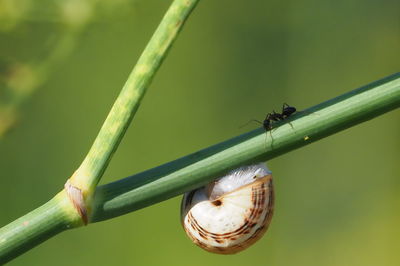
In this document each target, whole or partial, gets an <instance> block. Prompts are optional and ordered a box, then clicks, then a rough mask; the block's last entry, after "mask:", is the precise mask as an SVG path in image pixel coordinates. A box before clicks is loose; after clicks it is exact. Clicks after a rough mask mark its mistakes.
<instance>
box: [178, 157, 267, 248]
mask: <svg viewBox="0 0 400 266" xmlns="http://www.w3.org/2000/svg"><path fill="white" fill-rule="evenodd" d="M273 209H274V191H273V185H272V175H271V172H270V171H269V170H268V168H267V167H266V166H265V164H261V163H259V164H255V165H250V166H244V167H240V168H238V169H235V170H233V171H231V172H229V173H228V174H227V175H225V176H223V177H221V178H219V179H217V180H216V181H213V182H211V183H209V184H208V185H206V186H204V187H201V188H199V189H196V190H192V191H190V192H188V193H186V194H185V195H184V196H183V199H182V204H181V222H182V225H183V228H184V229H185V231H186V234H187V235H188V236H189V238H190V239H191V240H192V241H193V242H194V243H195V244H196V245H198V246H199V247H201V248H203V249H205V250H207V251H209V252H213V253H219V254H234V253H237V252H239V251H242V250H244V249H246V248H247V247H249V246H250V245H252V244H253V243H255V242H256V241H257V240H258V239H260V238H261V237H262V236H263V235H264V233H265V231H266V230H267V228H268V225H269V223H270V222H271V218H272V214H273Z"/></svg>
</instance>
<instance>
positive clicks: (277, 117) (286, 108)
mask: <svg viewBox="0 0 400 266" xmlns="http://www.w3.org/2000/svg"><path fill="white" fill-rule="evenodd" d="M296 111H297V109H296V107H293V106H290V105H288V104H287V103H284V104H283V106H282V113H277V112H275V111H272V113H268V114H267V116H266V117H265V119H264V122H263V123H262V124H263V127H264V129H265V131H270V130H272V128H273V127H272V124H273V122H278V121H282V120H285V119H286V118H288V117H289V116H291V115H292V114H294V113H295V112H296Z"/></svg>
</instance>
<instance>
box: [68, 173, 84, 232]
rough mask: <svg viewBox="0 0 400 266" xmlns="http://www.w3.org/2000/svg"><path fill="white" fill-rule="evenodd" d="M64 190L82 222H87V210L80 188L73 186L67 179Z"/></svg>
mask: <svg viewBox="0 0 400 266" xmlns="http://www.w3.org/2000/svg"><path fill="white" fill-rule="evenodd" d="M64 188H65V191H66V192H67V195H68V197H69V199H70V200H71V201H72V204H73V205H74V207H75V209H76V210H77V212H78V213H79V216H80V217H81V218H82V221H83V224H84V225H87V224H88V212H87V209H86V205H85V200H84V197H83V194H82V190H81V189H79V188H77V187H75V186H73V185H72V184H71V182H70V181H69V179H68V180H67V182H66V183H65V185H64Z"/></svg>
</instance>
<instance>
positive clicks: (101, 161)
mask: <svg viewBox="0 0 400 266" xmlns="http://www.w3.org/2000/svg"><path fill="white" fill-rule="evenodd" d="M198 1H199V0H175V1H174V2H173V3H172V4H171V6H170V8H169V9H168V11H167V13H166V15H165V16H164V18H163V20H162V21H161V23H160V25H159V27H158V28H157V30H156V31H155V33H154V35H153V36H152V38H151V40H150V41H149V43H148V45H147V46H146V48H145V50H144V52H143V54H142V55H141V57H140V58H139V60H138V62H137V64H136V66H135V68H134V69H133V71H132V73H131V74H130V75H129V78H128V80H127V82H126V83H125V85H124V87H123V89H122V91H121V93H120V95H119V96H118V98H117V100H116V102H115V104H114V106H113V107H112V109H111V111H110V113H109V115H108V117H107V119H106V121H105V122H104V124H103V126H102V128H101V130H100V132H99V134H98V136H97V138H96V140H95V142H94V143H93V145H92V147H91V149H90V151H89V153H88V154H87V156H86V158H85V159H84V161H83V162H82V164H81V166H80V167H79V169H78V170H77V171H76V172H75V174H74V175H73V176H72V177H71V178H70V179H69V180H68V182H67V186H66V188H68V189H66V190H63V191H62V192H60V193H59V194H58V195H57V196H56V197H54V198H53V199H51V200H50V201H49V202H47V203H45V204H44V205H42V206H41V207H39V208H37V209H35V210H33V211H32V212H30V213H28V214H26V215H24V216H23V217H21V218H19V219H17V220H15V221H14V222H12V223H10V224H8V225H6V226H4V227H2V228H0V264H3V263H5V262H7V261H9V260H11V259H13V258H15V257H16V256H18V255H20V254H22V253H24V252H25V251H27V250H29V249H31V248H33V247H35V246H36V245H38V244H40V243H41V242H43V241H45V240H46V239H48V238H50V237H52V236H54V235H56V234H58V233H60V232H61V231H64V230H66V229H68V228H74V227H78V226H80V225H82V221H83V222H85V223H86V222H87V219H86V218H87V217H86V215H87V212H86V209H88V210H90V207H91V206H90V199H91V198H92V194H93V192H94V190H95V188H96V185H97V183H98V182H99V180H100V178H101V176H102V174H103V172H104V171H105V169H106V167H107V165H108V163H109V161H110V159H111V157H112V154H113V153H114V151H115V150H116V149H117V147H118V144H119V143H120V141H121V139H122V137H123V136H124V133H125V132H126V130H127V128H128V125H129V123H130V121H131V120H132V117H133V116H134V114H135V113H136V110H137V109H138V107H139V105H140V102H141V100H142V98H143V96H144V94H145V92H146V89H147V87H148V86H149V84H150V82H151V80H152V78H153V76H154V75H155V73H156V71H157V70H158V68H159V67H160V65H161V63H162V60H163V59H164V58H165V56H166V55H167V52H168V50H169V48H170V47H171V45H172V44H173V42H174V40H175V39H176V37H177V35H178V33H179V31H180V30H181V29H182V27H183V24H184V22H185V21H186V19H187V18H188V16H189V14H190V12H191V11H192V10H193V8H194V7H195V6H196V4H197V2H198ZM82 198H83V199H84V200H85V201H84V202H82ZM69 199H72V202H71V201H70V200H69ZM86 205H87V206H86ZM73 206H75V207H73ZM78 212H79V214H78Z"/></svg>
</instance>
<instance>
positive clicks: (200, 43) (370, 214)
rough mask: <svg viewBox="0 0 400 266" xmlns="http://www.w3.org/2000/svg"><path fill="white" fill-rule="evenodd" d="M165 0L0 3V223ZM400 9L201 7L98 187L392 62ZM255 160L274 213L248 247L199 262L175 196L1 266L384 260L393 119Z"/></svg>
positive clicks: (381, 4)
mask: <svg viewBox="0 0 400 266" xmlns="http://www.w3.org/2000/svg"><path fill="white" fill-rule="evenodd" d="M169 2H170V1H160V0H157V1H156V0H147V1H145V0H137V1H133V0H132V1H129V0H118V1H106V0H63V1H54V0H45V1H39V2H37V1H34V0H0V133H1V138H0V169H1V177H0V226H3V225H5V224H7V223H9V222H11V221H13V220H14V219H16V218H18V217H20V216H22V215H23V214H25V213H27V212H28V211H30V210H32V209H34V208H36V207H38V206H40V205H41V204H43V203H44V202H46V201H47V200H49V199H50V198H51V197H52V196H53V195H55V194H56V193H57V192H58V191H60V190H61V189H62V187H63V184H64V182H65V181H66V179H67V178H68V177H69V176H70V175H71V174H72V173H73V171H74V170H75V169H76V168H77V167H78V166H79V164H80V162H81V161H82V159H83V158H84V156H85V155H86V152H87V151H88V150H89V148H90V145H91V143H92V141H93V140H94V138H95V136H96V134H97V132H98V130H99V129H100V126H101V124H102V121H103V120H104V119H105V117H106V115H107V113H108V111H109V109H110V108H111V106H112V104H113V101H114V100H115V98H116V97H117V95H118V93H119V90H120V89H121V88H122V86H123V84H124V82H125V79H126V78H127V76H128V73H129V72H130V71H131V69H132V67H133V66H134V63H135V62H136V60H137V58H138V56H139V55H140V53H141V51H142V49H143V48H144V46H145V45H146V43H147V41H148V40H149V38H150V36H151V35H152V33H153V31H154V30H155V28H156V26H157V25H158V23H159V22H160V20H161V18H162V16H163V14H164V13H165V11H166V9H167V8H168V5H169ZM399 10H400V2H399V1H396V0H382V1H372V0H351V1H344V0H342V1H340V0H339V1H326V0H325V1H324V0H323V1H317V0H305V1H277V0H272V1H228V0H219V1H211V0H204V1H201V2H200V3H199V5H198V6H197V8H196V9H195V10H194V12H193V14H192V15H191V17H190V18H189V20H188V23H187V24H186V26H185V27H184V29H183V31H182V33H181V35H180V36H179V38H178V40H177V42H176V43H175V45H174V46H173V48H172V50H171V52H170V53H169V55H168V57H167V58H166V60H165V61H164V64H163V66H162V67H161V69H160V71H159V73H158V74H157V76H156V78H155V79H154V81H153V83H152V85H151V87H150V89H149V91H148V94H147V95H146V97H145V99H144V101H143V103H142V106H141V108H140V109H139V111H138V113H137V115H136V117H135V119H134V120H133V122H132V125H131V126H130V129H129V130H128V133H127V134H126V136H125V138H124V140H123V141H122V143H121V145H120V147H119V149H118V151H117V152H116V154H115V155H114V158H113V160H112V162H111V164H110V166H109V168H108V170H107V172H106V173H105V175H104V178H103V180H102V183H103V184H104V183H107V182H110V181H113V180H117V179H120V178H123V177H126V176H128V175H131V174H134V173H137V172H140V171H142V170H145V169H148V168H151V167H154V166H157V165H160V164H162V163H165V162H168V161H171V160H174V159H176V158H178V157H181V156H184V155H187V154H189V153H192V152H194V151H197V150H199V149H201V148H205V147H208V146H210V145H212V144H215V143H218V142H221V141H223V140H226V139H228V138H231V137H234V136H237V135H239V134H242V133H244V132H247V131H249V130H252V129H253V128H255V127H258V126H259V125H257V124H250V125H248V126H246V127H243V128H240V126H241V125H243V124H245V123H246V122H247V121H249V120H250V119H259V120H262V119H263V118H264V117H265V114H266V113H267V112H270V111H272V110H273V109H275V110H279V109H280V108H281V106H282V103H283V102H287V103H289V104H291V105H293V106H296V107H297V108H298V109H299V110H301V109H304V108H307V107H310V106H312V105H315V104H318V103H320V102H322V101H325V100H327V99H330V98H332V97H335V96H337V95H340V94H342V93H345V92H347V91H349V90H352V89H355V88H357V87H360V86H362V85H365V84H367V83H370V82H372V81H374V80H377V79H380V78H382V77H385V76H387V75H389V74H392V73H395V72H398V71H399V69H400V68H399V66H400V63H399V62H400V51H399V47H400V15H399ZM399 114H400V113H399V111H398V110H396V111H393V112H391V113H388V114H385V115H383V116H381V117H379V118H377V119H374V120H372V121H369V122H366V123H363V124H361V125H359V126H356V127H354V128H351V129H348V130H346V131H344V132H341V133H339V134H336V135H334V136H331V137H329V138H327V139H324V140H322V141H319V142H317V143H314V144H312V145H310V146H307V147H304V148H302V149H299V150H296V151H294V152H291V153H288V154H285V155H284V156H281V157H279V158H276V159H274V160H272V161H270V162H268V165H269V167H270V168H271V169H272V171H273V175H274V180H275V181H274V182H275V189H276V206H275V214H274V217H273V219H272V224H271V226H270V228H269V231H268V232H267V233H266V235H265V236H264V238H263V239H261V240H260V241H259V242H258V243H256V244H255V245H254V246H253V247H251V248H249V249H248V250H246V251H244V252H242V253H239V254H237V255H232V256H223V255H214V254H211V253H207V252H205V251H203V250H201V249H200V248H198V247H197V246H195V245H193V244H192V243H191V242H190V241H189V239H188V238H187V237H186V235H185V233H184V231H183V229H182V228H181V225H180V218H179V217H180V214H179V204H180V200H181V199H180V197H177V198H174V199H171V200H168V201H166V202H162V203H160V204H157V205H155V206H151V207H148V208H146V209H142V210H139V211H136V212H133V213H130V214H128V215H125V216H122V217H118V218H116V219H112V220H109V221H106V222H101V223H98V224H92V225H90V226H88V227H85V228H80V229H77V230H71V231H67V232H64V233H62V234H60V235H58V236H56V237H54V238H52V239H50V240H49V241H46V242H45V243H43V244H42V245H40V246H38V247H36V248H34V249H33V250H31V251H29V252H28V253H26V254H24V255H22V256H21V257H19V258H17V259H15V260H14V261H12V262H10V263H9V265H13V266H14V265H15V266H16V265H58V266H62V265H98V266H100V265H173V266H179V265H191V266H195V265H207V266H212V265H218V266H224V265H229V266H236V265H308V266H310V265H399V263H400V253H399V247H400V240H399V239H400V226H399V224H400V196H399V195H400V164H399V158H400V149H399V148H400V138H399V136H400V123H399V121H400V115H399Z"/></svg>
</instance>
